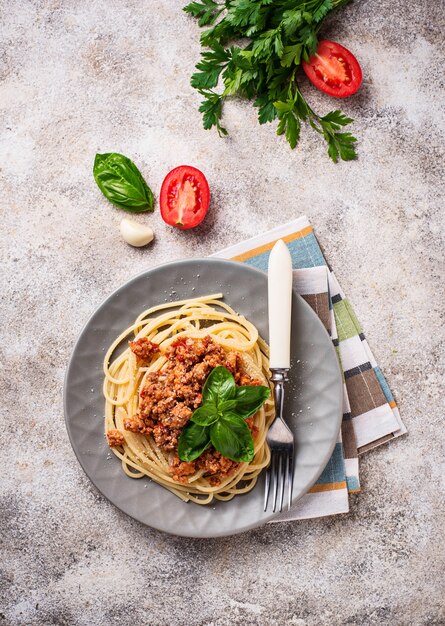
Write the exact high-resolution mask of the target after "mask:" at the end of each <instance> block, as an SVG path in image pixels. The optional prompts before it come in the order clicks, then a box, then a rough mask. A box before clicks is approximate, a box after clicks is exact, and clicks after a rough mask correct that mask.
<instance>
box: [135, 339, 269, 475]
mask: <svg viewBox="0 0 445 626" xmlns="http://www.w3.org/2000/svg"><path fill="white" fill-rule="evenodd" d="M149 344H151V342H149V341H147V340H145V341H142V340H139V341H137V342H130V348H131V350H132V351H133V352H134V353H135V354H136V355H137V356H138V358H140V359H141V360H147V359H149V358H151V356H153V354H155V353H156V352H157V351H158V346H157V345H156V344H151V345H149ZM166 356H167V359H168V361H167V364H166V366H165V367H164V369H162V370H159V371H157V372H151V373H149V374H148V375H147V377H146V381H145V384H144V386H143V387H142V389H141V390H140V393H139V397H140V400H139V410H138V413H137V414H136V415H133V416H132V417H129V418H126V419H125V420H124V428H125V429H126V430H129V431H132V432H135V433H141V434H145V435H151V436H152V437H153V439H154V441H155V442H156V444H157V445H158V446H159V447H160V448H162V449H163V450H165V451H166V452H170V453H171V460H170V474H171V475H172V477H173V478H174V479H175V480H177V481H178V482H182V483H186V482H187V481H188V476H190V475H192V474H194V473H195V472H196V471H198V470H200V469H202V470H204V473H205V475H207V476H209V477H210V479H209V480H210V482H211V483H212V484H215V485H217V484H219V483H220V482H221V480H222V479H223V478H224V477H226V476H229V475H230V474H232V473H233V472H234V471H235V470H236V468H237V467H238V466H239V465H240V464H239V463H237V462H236V461H231V460H230V459H228V458H226V457H224V456H222V455H221V454H220V453H219V452H218V451H217V450H215V449H214V448H213V447H209V448H208V449H207V450H205V452H204V453H203V454H202V455H201V456H200V457H199V458H198V459H196V460H195V461H190V462H189V461H187V462H185V461H181V460H180V459H179V457H178V455H177V448H178V439H179V436H180V434H181V431H182V429H183V428H184V426H185V425H186V424H187V422H188V421H189V419H190V418H191V416H192V414H193V411H194V410H195V409H196V408H198V407H199V406H200V405H201V403H202V388H203V386H204V383H205V381H206V379H207V376H208V375H209V374H210V372H211V371H212V369H213V368H215V367H217V366H219V365H222V366H224V367H226V368H227V369H228V370H229V371H230V372H231V373H232V374H233V376H234V378H235V382H236V384H237V385H262V384H263V383H262V382H261V381H260V380H256V379H252V378H251V377H250V376H248V375H247V374H246V373H245V372H244V371H243V363H242V358H241V355H240V354H239V353H238V352H236V351H234V350H232V351H228V352H226V351H225V350H224V349H223V348H222V347H221V346H220V345H218V344H217V343H216V342H214V341H213V340H212V339H211V337H209V336H207V337H204V338H203V339H191V338H184V337H181V338H179V339H177V340H176V341H174V342H173V343H172V344H171V346H170V348H169V349H168V351H167V353H166ZM246 422H247V424H248V426H249V428H250V430H251V432H252V435H253V436H254V437H255V435H256V427H255V426H254V424H253V418H249V419H247V420H246Z"/></svg>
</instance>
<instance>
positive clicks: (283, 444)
mask: <svg viewBox="0 0 445 626" xmlns="http://www.w3.org/2000/svg"><path fill="white" fill-rule="evenodd" d="M288 371H289V370H288V368H273V369H271V372H272V376H271V381H272V382H273V383H274V399H275V412H276V417H275V421H274V422H273V424H272V426H271V427H270V428H269V431H268V433H267V437H266V441H267V444H268V445H269V448H270V455H271V456H270V464H269V467H268V468H267V471H266V483H265V488H264V510H265V511H266V510H267V505H268V502H269V495H270V488H271V486H272V507H273V508H272V511H273V512H274V513H275V511H276V508H277V495H278V494H279V497H278V503H279V508H278V510H279V511H282V509H283V500H284V487H285V483H286V480H287V510H288V511H289V509H290V507H291V503H292V487H293V482H294V453H295V440H294V435H293V433H292V431H291V430H290V428H289V426H288V425H287V424H286V422H285V421H284V419H283V403H284V383H285V382H286V381H287V380H288V376H287V373H288Z"/></svg>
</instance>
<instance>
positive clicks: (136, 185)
mask: <svg viewBox="0 0 445 626" xmlns="http://www.w3.org/2000/svg"><path fill="white" fill-rule="evenodd" d="M93 174H94V179H95V181H96V183H97V185H98V187H99V189H100V190H101V192H102V193H103V194H104V196H105V197H106V198H107V200H109V201H110V202H112V203H113V204H115V205H116V206H118V207H120V208H121V209H125V210H126V211H130V212H131V213H143V212H144V211H153V204H154V198H153V192H152V190H151V189H150V187H149V186H148V185H147V183H146V182H145V180H144V179H143V178H142V174H141V173H140V171H139V170H138V168H137V167H136V165H135V164H134V163H133V161H131V160H130V159H129V158H128V157H126V156H124V155H123V154H118V153H117V152H109V153H107V154H96V158H95V159H94V167H93Z"/></svg>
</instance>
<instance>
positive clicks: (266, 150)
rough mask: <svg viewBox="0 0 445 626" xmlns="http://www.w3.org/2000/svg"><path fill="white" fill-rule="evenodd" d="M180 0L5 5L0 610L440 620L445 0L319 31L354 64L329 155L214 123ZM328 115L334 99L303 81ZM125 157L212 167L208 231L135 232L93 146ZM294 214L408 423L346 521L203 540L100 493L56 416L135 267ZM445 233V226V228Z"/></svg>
mask: <svg viewBox="0 0 445 626" xmlns="http://www.w3.org/2000/svg"><path fill="white" fill-rule="evenodd" d="M181 6H182V2H180V1H178V0H160V1H158V2H155V1H154V0H143V1H142V2H141V1H140V0H138V1H136V0H121V1H118V0H108V1H107V2H100V1H99V0H89V1H86V0H66V1H62V0H52V1H51V0H34V1H24V0H9V1H8V2H3V3H1V7H0V12H1V17H0V31H1V46H2V54H1V57H0V68H1V69H0V77H1V83H0V114H1V125H0V133H1V138H0V154H1V202H0V206H1V209H2V213H3V219H2V229H1V235H0V239H1V250H2V253H3V256H4V264H3V266H4V267H5V268H6V271H5V272H2V277H1V281H2V295H3V298H2V324H1V334H2V337H1V344H0V350H1V369H0V375H1V390H2V398H3V400H2V407H3V411H2V426H1V431H0V440H1V450H2V452H1V455H0V475H1V484H0V490H1V509H0V516H1V520H0V542H1V553H2V554H1V558H0V567H1V581H0V624H7V625H8V626H9V625H11V626H16V625H24V624H26V625H50V624H58V625H59V624H70V625H71V624H73V625H79V626H80V625H82V626H95V625H102V624H106V625H115V624H116V625H130V624H150V625H156V626H157V625H174V626H179V625H184V626H192V625H193V626H195V625H196V626H198V625H200V626H204V625H207V626H210V625H215V626H216V625H218V626H226V625H227V626H228V625H233V624H235V625H240V626H248V625H254V624H255V625H257V624H258V625H268V624H271V625H272V624H273V625H282V624H293V625H295V626H305V625H307V626H319V625H324V624H326V625H329V626H331V625H333V626H335V625H343V624H354V625H355V624H357V625H359V624H366V625H368V624H369V625H371V624H379V625H381V624H388V625H389V624H391V625H393V624H397V625H399V624H400V625H408V624H410V625H411V624H412V625H416V626H417V625H421V624H422V625H425V626H433V625H439V624H444V623H445V613H444V609H443V604H444V603H443V597H444V582H443V581H444V552H443V545H444V544H443V520H444V513H445V510H444V490H443V487H444V484H443V477H444V443H443V442H444V439H443V409H444V407H443V394H444V389H443V357H444V339H445V337H444V331H443V309H444V302H445V301H444V289H443V279H444V265H443V247H442V246H443V235H444V229H443V221H444V212H443V197H442V198H441V193H442V192H443V187H442V186H441V177H443V158H442V157H443V153H442V150H443V145H444V118H443V111H444V108H443V104H444V91H443V66H444V58H443V53H442V50H443V42H442V35H441V33H442V32H443V27H444V5H443V3H442V2H427V1H426V0H423V1H421V2H417V3H406V2H402V1H401V0H391V1H390V0H368V1H365V0H357V1H356V2H354V3H353V4H352V5H350V6H348V7H346V8H344V9H342V10H341V12H339V13H338V15H337V16H335V18H333V19H332V20H331V22H330V24H329V25H327V27H326V31H325V32H326V35H327V36H329V37H331V38H333V39H337V40H340V41H341V42H343V43H344V44H345V45H347V46H348V47H350V48H351V49H352V50H353V51H355V52H356V54H357V56H358V58H359V60H360V62H361V64H362V67H363V72H364V77H365V81H364V84H363V87H362V89H361V91H360V92H359V94H357V96H356V97H354V98H352V99H350V100H348V101H346V102H344V103H341V104H342V107H343V108H344V110H345V112H347V113H348V114H350V115H351V116H352V117H354V118H355V120H356V121H355V123H354V131H355V133H356V134H357V136H358V137H359V138H360V142H359V153H360V157H359V159H358V160H357V161H356V162H354V163H341V164H338V165H334V164H332V163H331V162H330V161H329V160H328V158H327V157H326V155H325V153H324V146H323V145H322V143H321V142H320V140H319V139H318V138H317V137H315V136H314V134H313V133H311V131H310V130H307V129H304V132H303V138H302V142H301V148H300V149H299V150H298V151H295V152H293V153H292V152H291V151H290V150H289V149H288V147H287V145H286V144H285V142H284V141H283V140H282V139H281V138H277V137H276V136H275V135H274V132H273V128H271V127H270V126H268V127H262V128H259V127H258V125H257V122H256V118H255V112H254V111H253V109H252V108H251V107H250V106H249V105H248V104H245V103H241V102H233V103H230V104H229V105H228V106H227V110H226V117H225V121H226V124H227V127H228V128H229V130H230V131H231V135H230V137H229V138H228V139H226V140H221V139H219V138H218V136H217V135H216V134H215V133H213V132H205V131H203V130H202V128H201V120H200V115H199V113H198V111H197V106H198V101H199V96H198V95H197V94H196V93H195V92H194V91H193V90H192V89H191V88H190V87H189V76H190V74H191V72H192V69H193V65H194V62H195V60H196V58H197V55H198V50H199V46H198V28H197V26H196V24H195V23H194V22H193V21H192V20H191V19H189V18H187V17H186V15H185V14H183V13H182V12H181ZM305 88H306V92H307V94H308V95H309V96H310V98H311V101H312V103H313V104H314V106H315V107H316V108H318V110H320V111H327V110H328V109H329V107H332V106H335V104H336V103H333V102H332V101H330V100H329V99H328V98H327V97H325V96H323V95H322V94H319V93H316V92H315V91H314V90H312V89H311V88H310V87H309V86H307V85H305ZM110 150H114V151H118V152H122V153H124V154H127V155H128V156H130V157H132V158H133V159H134V160H135V161H136V163H137V164H138V165H139V167H140V169H141V170H142V172H143V173H144V175H145V177H146V179H147V181H148V183H149V184H150V185H151V186H152V187H153V189H154V190H155V192H158V190H159V187H160V184H161V182H162V179H163V177H164V175H165V174H166V172H167V171H168V170H169V169H170V168H172V167H173V166H176V165H178V164H180V163H183V162H186V163H191V164H194V165H196V166H198V167H200V168H202V169H203V170H204V171H205V172H206V174H207V176H208V179H209V182H210V185H211V189H212V192H213V202H212V209H211V212H210V213H209V216H208V219H207V220H206V222H205V224H204V225H203V226H202V227H200V228H197V229H196V230H195V231H193V232H188V233H187V232H179V231H174V230H172V229H170V228H168V227H167V226H165V225H164V224H163V222H162V220H161V218H160V216H159V212H158V206H156V211H155V213H154V215H152V216H148V217H147V216H142V217H140V218H138V219H140V220H141V221H144V222H145V221H147V223H149V224H150V225H152V226H153V228H154V230H155V232H156V241H155V243H154V244H153V245H151V246H150V247H148V248H147V249H142V250H135V249H131V248H129V247H128V246H127V245H126V244H125V243H124V242H123V241H122V240H121V239H120V236H119V232H118V224H119V221H120V219H121V217H122V214H121V212H120V211H119V210H118V209H116V208H114V207H113V206H111V205H110V204H109V203H107V201H106V200H105V199H104V198H103V197H102V196H101V195H100V193H99V192H98V190H97V188H96V186H95V184H94V181H93V178H92V175H91V166H92V161H93V158H94V154H95V152H96V151H101V152H106V151H110ZM301 213H307V214H308V216H309V217H310V219H311V220H312V222H313V223H314V225H315V226H316V229H317V234H318V235H319V238H320V240H321V242H322V244H323V246H324V248H325V250H326V253H327V255H328V257H329V259H330V261H331V263H332V264H333V266H334V268H335V269H336V271H337V274H338V277H339V279H340V280H341V282H342V284H343V287H344V289H345V291H346V292H347V293H348V295H349V296H350V298H351V300H352V302H353V304H354V305H355V307H356V310H357V313H358V315H359V317H360V319H361V321H362V323H363V325H364V327H365V329H366V331H367V334H368V337H369V339H370V343H371V345H372V346H373V348H374V350H375V353H376V356H377V358H378V360H379V362H380V364H381V366H382V368H383V370H384V371H385V373H386V374H387V376H388V379H389V382H390V384H391V386H392V388H393V390H394V393H395V394H396V396H397V399H398V401H399V403H400V407H401V411H402V415H403V418H404V420H405V422H406V424H407V427H408V429H409V433H410V434H409V436H408V437H407V438H403V439H401V440H398V441H395V442H393V443H391V444H390V445H389V446H387V447H382V448H380V449H378V450H376V451H374V452H371V453H369V454H367V455H366V456H365V457H364V458H363V459H362V460H361V475H362V485H363V491H362V493H361V494H360V495H358V496H355V497H353V498H352V499H351V513H350V514H349V515H346V516H341V517H336V518H329V519H323V520H311V521H305V522H300V523H287V524H277V525H272V526H268V527H266V528H262V529H259V530H256V531H253V532H250V533H247V534H244V535H240V536H236V537H233V538H227V539H219V540H214V541H209V540H208V541H197V540H196V541H195V540H187V539H181V538H174V537H170V536H167V535H164V534H162V533H159V532H157V531H153V530H151V529H150V528H146V527H144V526H142V525H140V524H138V523H136V522H134V521H132V520H131V519H129V518H127V517H126V516H125V515H123V514H121V513H120V512H119V511H118V510H116V509H115V508H114V507H113V506H112V505H111V504H109V503H108V502H107V501H105V500H104V499H103V498H102V497H101V496H100V495H99V494H98V493H97V491H96V490H95V489H94V487H93V486H92V485H91V484H90V482H89V481H88V479H87V478H86V477H85V476H84V474H83V472H82V470H81V469H80V467H79V465H78V463H77V461H76V459H75V457H74V454H73V452H72V450H71V447H70V444H69V442H68V438H67V435H66V431H65V426H64V420H63V411H62V385H63V376H64V372H65V367H66V364H67V360H68V357H69V354H70V351H71V349H72V346H73V342H74V341H75V338H76V336H77V335H78V333H79V331H80V330H81V328H82V326H83V324H84V323H85V321H86V319H87V318H88V317H89V315H90V314H91V313H92V312H93V311H94V309H95V308H96V307H97V305H98V304H99V303H100V302H101V301H102V300H103V299H104V298H105V297H106V296H107V294H108V293H109V292H110V290H112V289H114V288H115V287H117V286H118V285H120V284H121V283H123V282H124V281H125V280H127V278H128V277H130V276H132V275H133V274H135V273H138V272H140V271H142V270H143V269H145V268H148V267H151V266H153V265H154V264H157V263H160V262H163V261H166V260H169V259H175V258H182V257H189V256H203V255H207V254H209V253H211V252H212V251H215V250H218V249H219V248H221V247H223V246H227V245H229V244H232V243H234V242H236V241H238V240H239V239H241V238H244V237H246V236H248V235H251V234H253V233H256V232H259V231H261V230H263V229H267V228H270V227H272V226H275V225H277V224H278V223H280V222H281V221H284V220H290V219H292V218H293V217H296V216H298V215H300V214H301ZM441 238H442V239H441Z"/></svg>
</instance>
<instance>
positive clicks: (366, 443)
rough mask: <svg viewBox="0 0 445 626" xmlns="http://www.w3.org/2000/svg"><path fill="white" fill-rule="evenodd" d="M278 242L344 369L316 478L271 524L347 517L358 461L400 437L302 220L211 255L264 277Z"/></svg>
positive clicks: (367, 354) (377, 376)
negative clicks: (338, 409) (337, 415)
mask: <svg viewBox="0 0 445 626" xmlns="http://www.w3.org/2000/svg"><path fill="white" fill-rule="evenodd" d="M278 239H283V240H284V241H285V242H286V244H287V246H288V248H289V252H290V253H291V256H292V263H293V267H294V286H295V288H296V290H297V291H298V293H299V294H300V295H301V296H302V297H303V298H304V299H305V300H306V302H307V303H308V304H309V305H310V306H311V307H312V309H313V310H314V311H315V313H316V314H317V315H318V317H319V318H320V320H321V321H322V322H323V324H324V325H325V327H326V329H327V331H328V333H329V334H330V336H331V338H332V342H333V344H334V346H335V348H336V351H337V354H338V358H339V361H340V365H341V368H342V371H343V421H342V427H341V430H340V432H339V434H338V440H337V443H336V445H335V448H334V452H333V453H332V456H331V458H330V460H329V462H328V464H327V466H326V468H325V469H324V470H323V472H322V474H321V476H320V478H319V479H318V480H317V482H316V483H315V485H314V486H313V487H312V489H310V491H309V492H308V493H307V494H306V495H305V496H303V498H301V499H300V500H299V501H298V502H297V504H296V505H295V506H294V507H292V509H291V510H290V511H288V512H286V513H283V514H282V515H280V516H279V517H278V518H276V520H274V521H284V520H293V519H306V518H312V517H321V516H324V515H334V514H336V513H346V512H348V511H349V501H348V493H350V492H357V491H360V478H359V465H358V457H359V455H360V454H362V453H363V452H366V451H367V450H370V449H371V448H374V447H376V446H378V445H380V444H382V443H384V442H386V441H389V440H391V439H394V438H395V437H399V436H400V435H403V434H405V433H406V428H405V426H404V425H403V422H402V421H401V419H400V415H399V411H398V409H397V405H396V403H395V401H394V398H393V396H392V394H391V391H390V389H389V387H388V385H387V383H386V381H385V379H384V377H383V374H382V372H381V370H380V368H379V367H378V365H377V363H376V361H375V359H374V356H373V354H372V352H371V350H370V348H369V345H368V342H367V341H366V338H365V335H364V334H363V331H362V328H361V326H360V323H359V321H358V320H357V317H356V316H355V313H354V311H353V309H352V307H351V305H350V304H349V302H348V300H347V298H346V297H345V294H344V293H343V291H342V290H341V288H340V285H339V283H338V281H337V279H336V277H335V274H334V273H333V271H332V270H331V268H330V267H329V265H328V264H327V262H326V260H325V258H324V256H323V253H322V251H321V248H320V246H319V244H318V241H317V239H316V237H315V234H314V232H313V228H312V226H311V224H310V223H309V220H308V219H307V217H305V216H303V217H300V218H299V219H297V220H294V221H292V222H289V223H288V224H284V225H282V226H278V227H277V228H274V229H273V230H270V231H268V232H266V233H263V234H262V235H258V236H256V237H253V238H252V239H248V240H246V241H243V242H241V243H239V244H236V245H234V246H231V247H230V248H226V249H225V250H221V252H217V253H216V254H213V255H212V256H214V257H220V258H224V259H233V260H235V261H240V262H242V263H246V264H247V265H251V266H253V267H256V268H258V269H261V270H263V271H265V272H267V265H268V261H269V253H270V250H271V249H272V248H273V246H274V244H275V242H276V241H277V240H278Z"/></svg>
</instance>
